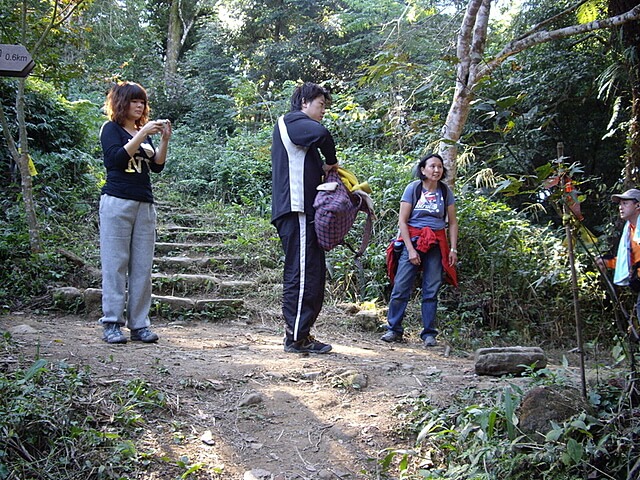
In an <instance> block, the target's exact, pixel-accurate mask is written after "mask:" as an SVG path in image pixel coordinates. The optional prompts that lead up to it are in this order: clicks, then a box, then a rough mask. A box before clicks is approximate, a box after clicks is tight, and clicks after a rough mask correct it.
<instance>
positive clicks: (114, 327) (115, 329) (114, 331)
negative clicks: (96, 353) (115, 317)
mask: <svg viewBox="0 0 640 480" xmlns="http://www.w3.org/2000/svg"><path fill="white" fill-rule="evenodd" d="M102 340H104V341H105V342H107V343H127V337H125V336H124V333H122V332H121V331H120V325H118V324H117V323H105V324H104V332H103V334H102Z"/></svg>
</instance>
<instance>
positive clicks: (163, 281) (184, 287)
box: [151, 273, 256, 295]
mask: <svg viewBox="0 0 640 480" xmlns="http://www.w3.org/2000/svg"><path fill="white" fill-rule="evenodd" d="M151 280H152V281H153V289H154V291H157V292H161V293H163V294H167V293H171V294H174V293H175V292H180V293H187V292H194V291H198V292H205V293H210V292H216V293H222V294H227V295H230V294H245V293H247V292H249V291H252V290H254V289H255V286H256V285H255V282H252V281H250V280H234V279H222V278H219V277H218V276H214V275H207V274H200V273H192V274H189V273H153V274H151Z"/></svg>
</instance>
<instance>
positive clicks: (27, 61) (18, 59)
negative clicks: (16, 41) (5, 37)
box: [0, 44, 36, 77]
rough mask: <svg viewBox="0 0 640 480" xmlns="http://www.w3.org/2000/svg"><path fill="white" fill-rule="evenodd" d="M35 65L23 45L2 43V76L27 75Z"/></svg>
mask: <svg viewBox="0 0 640 480" xmlns="http://www.w3.org/2000/svg"><path fill="white" fill-rule="evenodd" d="M35 65H36V63H35V62H34V61H33V59H32V58H31V55H30V54H29V52H28V51H27V49H26V48H25V47H23V46H22V45H3V44H0V77H26V76H27V75H29V74H30V73H31V70H33V67H35Z"/></svg>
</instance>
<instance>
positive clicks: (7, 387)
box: [0, 334, 166, 479]
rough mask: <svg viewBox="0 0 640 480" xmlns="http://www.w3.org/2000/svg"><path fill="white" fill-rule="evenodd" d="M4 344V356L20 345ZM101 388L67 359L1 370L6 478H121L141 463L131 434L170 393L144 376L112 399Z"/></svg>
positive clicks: (1, 467) (0, 446) (1, 474)
mask: <svg viewBox="0 0 640 480" xmlns="http://www.w3.org/2000/svg"><path fill="white" fill-rule="evenodd" d="M0 345H1V346H2V351H0V356H1V355H4V354H6V353H7V352H11V351H12V350H13V349H14V348H15V346H13V344H12V341H11V337H10V336H9V334H5V335H4V336H3V337H2V338H1V339H0ZM97 393H98V392H96V387H95V386H94V385H93V384H92V382H91V379H90V375H89V371H88V370H80V369H78V368H76V367H74V366H72V365H68V364H64V363H61V364H57V365H54V364H49V363H48V362H47V361H45V360H43V359H36V360H35V361H34V362H33V363H32V364H31V365H30V366H29V367H28V368H18V369H15V370H13V371H9V372H7V371H3V372H0V478H68V479H85V478H94V476H95V475H96V473H97V474H98V477H95V478H106V477H109V478H113V476H114V475H115V476H119V475H123V474H126V472H127V471H129V470H131V469H132V467H133V468H137V467H139V465H140V464H141V460H142V455H141V453H140V452H138V451H137V450H136V447H135V443H134V442H133V441H132V440H131V439H130V438H129V437H134V438H135V435H136V428H137V427H138V426H140V425H141V424H142V423H143V422H144V419H143V417H142V414H143V413H146V414H148V413H149V412H152V411H156V410H162V409H165V407H166V400H165V398H164V394H162V393H160V392H158V391H156V390H153V389H151V388H150V387H149V385H147V384H146V383H144V382H142V381H139V380H138V381H131V382H129V383H125V384H123V385H121V386H116V387H115V388H114V391H113V393H112V394H111V398H109V397H108V396H105V395H97ZM96 398H97V399H98V400H96Z"/></svg>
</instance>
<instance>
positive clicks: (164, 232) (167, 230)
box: [158, 226, 236, 242]
mask: <svg viewBox="0 0 640 480" xmlns="http://www.w3.org/2000/svg"><path fill="white" fill-rule="evenodd" d="M228 238H236V235H235V234H231V233H229V232H220V231H211V230H203V229H200V228H192V227H179V226H171V227H164V228H159V229H158V239H159V240H160V241H164V240H165V239H166V240H167V241H179V242H202V241H205V240H209V241H215V242H217V241H220V242H221V241H224V240H226V239H228Z"/></svg>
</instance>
